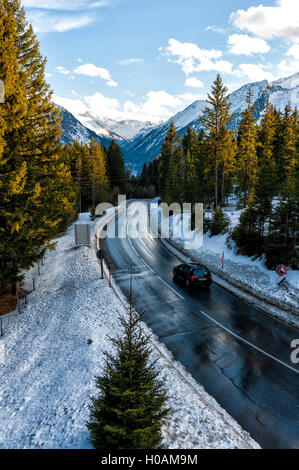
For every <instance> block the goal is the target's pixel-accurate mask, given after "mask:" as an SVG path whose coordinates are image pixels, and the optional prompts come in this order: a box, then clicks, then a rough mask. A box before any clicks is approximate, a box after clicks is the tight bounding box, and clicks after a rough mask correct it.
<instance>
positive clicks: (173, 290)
mask: <svg viewBox="0 0 299 470" xmlns="http://www.w3.org/2000/svg"><path fill="white" fill-rule="evenodd" d="M157 278H158V279H160V281H162V282H163V284H165V285H166V286H167V287H168V288H169V289H170V290H172V292H174V293H175V294H176V295H178V296H179V297H181V299H183V300H185V297H183V296H182V295H181V294H179V293H178V292H177V291H176V290H175V289H173V288H172V287H171V286H170V285H169V284H167V282H165V281H164V280H163V279H162V278H161V277H160V276H157Z"/></svg>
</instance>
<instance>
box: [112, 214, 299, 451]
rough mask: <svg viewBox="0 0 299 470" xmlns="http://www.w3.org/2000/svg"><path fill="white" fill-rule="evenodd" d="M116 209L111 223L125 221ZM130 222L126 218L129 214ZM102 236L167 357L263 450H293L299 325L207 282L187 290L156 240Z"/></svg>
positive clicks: (298, 407)
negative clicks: (293, 355)
mask: <svg viewBox="0 0 299 470" xmlns="http://www.w3.org/2000/svg"><path fill="white" fill-rule="evenodd" d="M125 220H126V219H125V211H122V212H120V213H119V215H118V221H117V226H118V229H120V228H123V226H124V224H125ZM128 220H129V223H130V218H128ZM114 230H115V228H114V222H111V223H110V224H109V225H108V237H107V239H106V241H105V246H106V249H107V251H108V253H109V256H110V263H111V265H112V266H111V267H112V275H113V277H114V279H115V280H116V282H117V283H118V284H119V286H120V288H121V289H122V291H123V292H124V293H125V294H126V295H128V290H129V280H130V275H131V274H133V288H134V294H135V296H137V302H136V309H137V310H139V311H143V312H144V317H143V318H144V321H145V322H146V323H147V324H148V325H149V326H150V327H151V329H152V330H153V332H154V333H155V334H156V335H157V336H158V337H159V339H160V341H161V342H163V343H164V344H165V345H166V346H167V348H168V349H169V350H170V351H171V352H172V353H173V356H174V358H175V359H176V360H177V361H180V362H181V363H182V364H183V365H184V366H185V367H186V369H187V370H188V371H189V372H190V373H191V375H192V376H193V377H194V378H195V379H196V380H197V381H198V382H199V383H200V384H202V385H203V386H204V387H205V389H206V390H207V392H208V393H210V394H211V395H212V396H213V397H214V398H215V399H216V400H217V401H218V403H219V404H220V405H221V406H222V407H223V408H225V409H226V410H227V411H228V412H229V413H230V414H231V415H232V416H233V417H234V418H235V419H236V421H238V423H239V424H240V425H241V426H242V427H243V428H244V429H246V430H247V431H248V432H250V434H251V436H252V437H253V438H254V439H255V440H256V441H257V442H258V443H259V444H260V445H261V446H262V447H263V448H299V367H298V365H295V364H292V362H291V360H290V355H291V352H292V350H291V347H290V344H291V342H292V341H293V340H294V339H297V338H299V330H298V329H297V328H295V327H291V326H288V325H286V324H285V323H284V322H281V321H279V320H276V319H275V318H272V317H271V316H269V315H267V314H266V313H264V312H262V311H260V310H258V309H256V308H254V307H253V306H251V305H249V304H247V303H246V302H244V301H243V300H241V299H240V298H239V297H237V296H235V295H233V294H232V293H230V292H228V291H226V290H225V289H223V288H222V287H220V286H218V285H216V284H213V285H212V286H211V288H210V290H209V291H204V290H200V291H198V292H195V291H188V290H187V289H186V288H185V287H184V286H183V285H181V284H179V283H176V282H174V281H173V279H172V271H173V267H174V266H175V265H177V264H179V263H180V261H179V260H178V258H177V257H176V256H175V255H173V254H172V253H171V252H169V251H168V250H167V248H166V247H165V246H164V245H163V244H162V243H161V242H160V241H159V240H157V239H153V238H152V237H150V236H149V235H147V236H144V238H141V239H134V238H130V237H129V236H127V237H126V238H124V239H120V238H109V234H110V237H111V234H112V233H113V232H114Z"/></svg>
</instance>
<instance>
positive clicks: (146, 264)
mask: <svg viewBox="0 0 299 470" xmlns="http://www.w3.org/2000/svg"><path fill="white" fill-rule="evenodd" d="M131 220H132V216H131V217H130V219H129V224H130V222H131ZM128 240H129V244H130V245H131V248H132V250H133V251H134V253H135V254H136V256H138V258H139V259H140V260H141V261H142V262H143V263H144V264H145V266H146V267H147V268H148V269H149V270H150V271H151V272H152V273H153V274H155V275H156V273H155V271H153V269H152V268H151V267H150V265H149V264H148V263H147V262H146V261H145V260H144V259H143V258H142V257H141V256H140V254H139V253H138V252H137V251H136V249H135V247H134V246H133V243H132V241H131V237H130V236H129V235H128ZM157 278H158V279H160V281H162V282H163V284H165V285H166V286H167V287H168V288H169V289H170V290H172V292H174V293H175V294H176V295H178V296H179V297H180V298H181V299H183V300H185V297H183V296H182V295H181V294H179V293H178V292H177V291H176V290H175V289H173V288H172V287H171V286H170V285H169V284H167V282H165V281H164V280H163V279H162V278H161V277H160V276H157Z"/></svg>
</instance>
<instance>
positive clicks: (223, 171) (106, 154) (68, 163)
mask: <svg viewBox="0 0 299 470" xmlns="http://www.w3.org/2000/svg"><path fill="white" fill-rule="evenodd" d="M45 65H46V61H45V59H44V57H43V56H42V55H41V52H40V47H39V43H38V41H37V39H36V36H35V35H34V32H33V29H32V26H31V25H30V24H28V23H27V21H26V18H25V13H24V9H23V8H22V7H21V3H20V2H19V1H17V0H16V1H14V2H10V1H8V0H7V1H6V0H4V1H3V2H1V8H0V80H1V81H2V83H4V88H5V100H4V102H3V103H2V104H1V105H0V200H1V205H0V266H1V270H0V295H3V294H5V293H7V292H8V291H9V292H11V293H12V294H14V293H15V291H16V286H17V283H18V282H19V281H20V280H21V279H22V275H23V273H24V271H25V270H26V269H28V268H29V267H30V266H32V265H33V264H34V263H36V262H37V261H38V260H40V259H41V258H42V257H43V255H44V253H45V250H46V249H47V248H50V249H51V248H54V246H55V243H53V239H55V237H57V236H58V235H59V234H60V233H62V232H63V231H65V230H66V229H67V227H68V225H69V224H70V222H72V221H74V220H75V219H76V217H77V214H78V213H79V212H86V211H90V212H91V216H92V217H93V215H94V210H95V207H96V206H97V204H98V203H99V202H103V201H105V202H106V201H108V202H112V203H116V202H117V196H118V195H119V194H126V195H127V197H128V198H130V197H135V198H151V197H154V196H156V195H159V196H160V197H161V199H162V200H163V201H165V202H167V203H171V202H179V203H180V204H183V203H184V202H189V203H195V202H202V203H203V204H204V206H205V210H206V214H207V216H206V217H205V230H206V231H209V233H210V235H217V234H218V233H224V232H226V231H227V232H228V237H230V238H231V239H232V240H234V242H235V243H236V245H237V247H238V249H239V251H240V253H243V254H246V255H248V256H261V255H264V256H265V259H266V263H267V265H268V266H269V267H271V268H273V267H275V266H276V264H277V263H278V262H282V261H283V262H284V263H285V264H287V265H290V266H292V267H294V268H295V269H296V268H298V262H299V258H298V212H299V211H298V205H299V164H298V162H299V157H298V155H299V116H298V112H297V110H292V108H291V106H287V107H286V108H285V110H284V111H283V112H282V111H279V110H276V109H275V108H274V107H273V106H272V105H271V104H270V103H269V102H268V103H267V104H266V108H265V112H264V114H263V117H262V119H261V121H260V122H257V121H256V119H255V117H254V116H255V114H254V109H253V107H252V96H251V92H250V91H249V93H248V96H247V108H246V110H245V111H244V112H243V115H242V119H241V121H240V122H239V126H238V129H237V130H236V131H235V130H233V129H231V128H230V121H231V119H232V113H231V112H230V107H231V104H230V100H229V94H228V91H227V88H226V87H225V85H224V84H223V82H222V79H221V77H220V76H219V75H218V76H217V78H216V80H215V82H214V84H213V86H212V91H211V94H210V95H209V97H208V106H207V108H206V111H205V114H204V117H203V118H202V130H200V131H199V132H196V130H194V129H191V128H190V127H189V128H188V131H187V133H186V135H185V136H184V137H183V139H182V140H181V139H180V137H179V136H178V134H177V132H176V129H175V127H174V125H173V123H172V124H171V126H170V129H169V131H168V133H167V135H166V137H165V141H164V142H163V145H162V149H161V153H160V155H159V156H157V158H156V159H155V160H154V161H152V162H151V163H150V164H149V165H148V166H147V165H144V167H143V170H142V172H141V174H140V175H138V176H136V175H132V174H130V171H129V170H128V169H127V168H126V166H125V162H124V158H123V155H122V149H121V148H120V147H119V146H118V145H117V144H116V143H115V142H114V141H112V142H111V144H110V146H109V148H104V147H102V146H101V145H100V144H99V143H98V142H96V141H92V142H91V143H90V144H87V143H80V142H78V141H75V142H73V143H72V144H71V145H69V146H67V145H62V144H61V140H60V137H61V130H60V124H61V116H60V110H59V108H58V107H57V106H55V105H54V104H53V102H52V100H51V98H52V91H51V89H50V88H49V85H48V84H47V82H46V78H45ZM233 196H234V197H236V198H237V200H238V207H239V208H240V209H242V210H243V212H242V215H241V218H240V223H239V225H237V227H236V228H235V229H234V230H233V231H231V230H230V228H229V221H228V219H227V216H226V215H225V212H224V211H223V209H224V208H225V206H226V205H227V204H228V201H229V200H230V198H231V197H233ZM208 214H209V217H208Z"/></svg>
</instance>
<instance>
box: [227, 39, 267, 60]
mask: <svg viewBox="0 0 299 470" xmlns="http://www.w3.org/2000/svg"><path fill="white" fill-rule="evenodd" d="M228 44H229V46H230V53H231V54H235V55H253V54H266V53H267V52H269V51H270V50H271V47H270V46H269V44H268V43H267V42H266V41H265V40H264V39H261V38H256V37H255V38H253V37H251V36H248V35H247V34H232V35H231V36H230V37H229V38H228Z"/></svg>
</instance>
